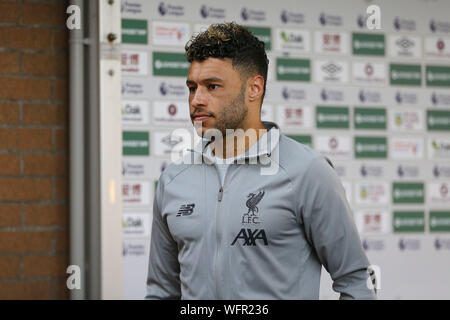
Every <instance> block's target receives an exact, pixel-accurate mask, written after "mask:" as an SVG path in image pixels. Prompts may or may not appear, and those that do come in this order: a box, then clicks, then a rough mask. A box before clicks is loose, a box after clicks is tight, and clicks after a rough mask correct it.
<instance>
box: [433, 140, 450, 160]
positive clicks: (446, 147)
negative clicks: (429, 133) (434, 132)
mask: <svg viewBox="0 0 450 320" xmlns="http://www.w3.org/2000/svg"><path fill="white" fill-rule="evenodd" d="M428 158H429V159H450V139H443V138H436V137H434V138H428Z"/></svg>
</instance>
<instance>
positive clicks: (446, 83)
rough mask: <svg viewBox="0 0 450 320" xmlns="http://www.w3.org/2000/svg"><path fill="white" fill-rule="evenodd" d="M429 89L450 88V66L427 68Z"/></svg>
mask: <svg viewBox="0 0 450 320" xmlns="http://www.w3.org/2000/svg"><path fill="white" fill-rule="evenodd" d="M425 70H426V72H425V74H426V82H427V86H428V87H450V66H426V69H425Z"/></svg>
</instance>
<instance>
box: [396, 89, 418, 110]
mask: <svg viewBox="0 0 450 320" xmlns="http://www.w3.org/2000/svg"><path fill="white" fill-rule="evenodd" d="M391 92H392V97H393V99H392V101H393V103H394V104H396V105H398V106H402V107H403V106H411V107H415V106H418V105H419V104H420V103H421V102H422V101H421V99H420V93H419V92H417V91H411V90H409V91H407V90H392V91H391Z"/></svg>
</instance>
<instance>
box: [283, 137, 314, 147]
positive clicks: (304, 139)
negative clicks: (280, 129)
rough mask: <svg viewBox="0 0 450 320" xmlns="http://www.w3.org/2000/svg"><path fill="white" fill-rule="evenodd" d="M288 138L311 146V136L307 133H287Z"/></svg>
mask: <svg viewBox="0 0 450 320" xmlns="http://www.w3.org/2000/svg"><path fill="white" fill-rule="evenodd" d="M287 136H288V137H289V138H291V139H294V140H295V141H298V142H300V143H303V144H306V145H307V146H309V147H311V148H312V137H311V136H308V135H292V134H288V135H287Z"/></svg>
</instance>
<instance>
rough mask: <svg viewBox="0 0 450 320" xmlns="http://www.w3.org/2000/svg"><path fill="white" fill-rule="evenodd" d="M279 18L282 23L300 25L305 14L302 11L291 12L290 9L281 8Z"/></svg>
mask: <svg viewBox="0 0 450 320" xmlns="http://www.w3.org/2000/svg"><path fill="white" fill-rule="evenodd" d="M280 20H281V22H282V23H284V24H293V25H302V24H304V23H305V15H304V13H302V12H293V11H292V10H290V9H289V10H286V9H282V10H281V13H280Z"/></svg>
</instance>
